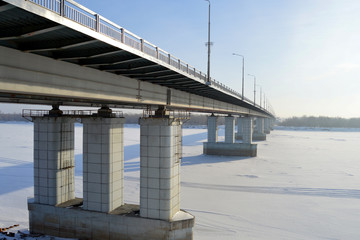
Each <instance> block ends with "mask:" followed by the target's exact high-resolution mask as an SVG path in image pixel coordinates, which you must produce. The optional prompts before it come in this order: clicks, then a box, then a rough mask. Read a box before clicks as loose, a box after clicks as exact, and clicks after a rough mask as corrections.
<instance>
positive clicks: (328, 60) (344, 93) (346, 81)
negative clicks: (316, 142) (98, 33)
mask: <svg viewBox="0 0 360 240" xmlns="http://www.w3.org/2000/svg"><path fill="white" fill-rule="evenodd" d="M77 2H79V3H80V4H82V5H84V6H86V7H88V8H89V9H91V10H93V11H95V12H97V13H99V14H100V15H102V16H104V17H106V18H108V19H110V20H112V21H113V22H115V23H117V24H118V25H120V26H122V27H124V28H126V29H128V30H129V31H131V32H133V33H135V34H137V35H139V36H141V37H142V38H144V39H146V40H148V41H150V42H151V43H153V44H155V45H157V46H159V47H160V48H162V49H164V50H166V51H168V52H170V53H171V54H173V55H175V56H176V57H178V58H181V59H182V60H184V61H185V62H188V63H189V64H191V65H193V66H194V67H196V68H198V69H200V70H202V71H203V72H206V63H207V48H206V47H205V42H206V41H207V24H208V3H207V2H206V1H205V0H182V1H175V0H151V1H149V0H121V1H120V0H107V1H99V0H77ZM211 11H212V13H211V22H212V26H211V31H212V34H211V39H212V40H211V41H212V42H214V45H213V47H212V53H211V76H212V77H214V78H215V79H216V80H219V81H221V82H223V83H224V84H226V85H228V86H230V87H231V88H233V89H236V90H237V91H238V92H241V58H240V57H236V56H233V55H232V53H233V52H235V53H238V54H241V55H244V56H245V76H246V78H245V96H246V97H248V98H251V99H253V90H254V89H253V78H252V77H250V76H247V74H253V75H256V78H257V83H258V84H259V86H258V87H257V92H258V93H259V91H260V86H261V87H262V89H263V91H264V92H265V94H266V96H267V98H268V99H269V101H270V102H271V104H272V106H273V107H274V109H275V111H276V114H277V116H279V117H290V116H302V115H314V116H319V115H321V116H333V117H335V116H339V117H360V94H359V91H360V79H359V78H360V54H359V53H360V30H359V29H360V1H359V0H211ZM257 95H258V96H259V94H257ZM258 101H259V99H257V102H258ZM0 110H2V111H5V112H8V109H7V106H5V105H0Z"/></svg>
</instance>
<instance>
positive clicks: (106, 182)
mask: <svg viewBox="0 0 360 240" xmlns="http://www.w3.org/2000/svg"><path fill="white" fill-rule="evenodd" d="M82 123H83V151H84V152H83V161H84V162H83V196H84V205H83V209H85V210H92V211H99V212H106V213H108V212H111V211H112V210H114V209H116V208H118V207H120V206H121V205H123V204H124V197H123V191H124V142H123V134H124V130H123V126H124V123H125V119H124V118H103V117H92V118H84V119H82Z"/></svg>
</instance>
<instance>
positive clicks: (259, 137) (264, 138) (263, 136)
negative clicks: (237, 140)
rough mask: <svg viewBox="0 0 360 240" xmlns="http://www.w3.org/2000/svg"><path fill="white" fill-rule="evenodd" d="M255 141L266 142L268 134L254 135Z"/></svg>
mask: <svg viewBox="0 0 360 240" xmlns="http://www.w3.org/2000/svg"><path fill="white" fill-rule="evenodd" d="M252 139H253V141H265V140H266V134H265V133H253V138H252Z"/></svg>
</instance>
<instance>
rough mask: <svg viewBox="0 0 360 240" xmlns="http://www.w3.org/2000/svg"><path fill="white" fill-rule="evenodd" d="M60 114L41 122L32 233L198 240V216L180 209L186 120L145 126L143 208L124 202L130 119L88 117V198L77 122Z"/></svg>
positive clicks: (105, 239) (107, 114)
mask: <svg viewBox="0 0 360 240" xmlns="http://www.w3.org/2000/svg"><path fill="white" fill-rule="evenodd" d="M53 113H54V112H53ZM53 113H52V111H50V114H48V115H47V117H35V118H34V126H35V127H34V129H35V130H34V136H35V137H34V140H35V142H34V149H35V151H34V160H35V171H34V172H35V198H34V199H29V201H28V209H29V218H30V221H29V225H30V232H31V233H42V234H47V235H52V236H56V237H63V238H77V239H89V240H97V239H102V240H111V239H130V240H131V239H134V240H135V239H148V240H158V239H166V240H192V239H193V230H192V229H193V226H194V216H192V215H191V214H189V213H187V212H185V211H182V210H180V159H181V143H182V141H181V133H182V130H181V124H182V123H181V121H180V120H177V119H174V118H170V117H153V118H152V117H150V118H143V119H141V120H140V125H141V144H140V145H141V153H140V159H141V160H140V162H141V167H140V169H141V170H140V172H141V182H140V188H141V190H140V195H141V199H140V206H139V205H133V204H124V202H123V171H124V168H123V124H124V119H123V118H118V117H115V115H113V114H112V113H111V110H110V109H108V108H106V107H104V108H102V109H101V110H99V111H98V113H97V115H90V116H81V118H82V123H83V124H84V147H83V148H84V149H83V150H84V154H83V155H84V166H83V167H84V176H83V181H84V182H83V185H84V199H81V198H75V195H74V121H75V117H70V116H68V115H67V117H64V116H61V115H62V112H61V111H60V110H58V109H57V110H55V114H53ZM52 115H54V117H50V116H52ZM76 117H78V116H76ZM49 176H50V177H49ZM51 176H55V177H54V179H53V178H52V177H51ZM48 183H51V185H50V186H48V185H46V186H44V184H48ZM44 187H45V188H44ZM43 188H44V189H43ZM80 206H82V207H80Z"/></svg>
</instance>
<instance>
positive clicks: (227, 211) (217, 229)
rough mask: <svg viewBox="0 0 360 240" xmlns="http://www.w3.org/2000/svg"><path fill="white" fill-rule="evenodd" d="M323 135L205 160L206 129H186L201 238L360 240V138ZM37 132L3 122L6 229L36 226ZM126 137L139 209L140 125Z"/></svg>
mask: <svg viewBox="0 0 360 240" xmlns="http://www.w3.org/2000/svg"><path fill="white" fill-rule="evenodd" d="M75 129H76V130H75V133H76V143H75V148H76V149H75V155H76V174H75V175H76V195H77V196H79V197H81V195H82V166H81V165H82V155H81V154H82V137H81V136H82V127H81V125H80V124H78V125H76V128H75ZM321 130H322V129H297V128H296V129H294V128H278V129H276V130H275V131H273V132H272V133H271V134H270V135H267V141H263V142H257V144H258V157H255V158H246V157H219V156H204V155H202V142H204V141H205V140H206V137H207V133H206V129H203V128H184V129H183V160H182V169H181V179H182V190H181V196H182V199H181V201H182V202H181V207H182V209H184V210H185V211H187V212H189V213H191V214H192V215H195V217H196V221H195V222H196V223H195V227H194V239H196V240H205V239H206V240H208V239H210V240H211V239H225V240H230V239H360V231H359V230H358V227H359V226H360V217H359V216H360V189H359V187H358V186H359V184H358V183H359V182H360V161H359V160H360V159H359V155H360V154H359V153H360V149H359V141H360V132H359V131H357V130H356V129H355V130H354V131H349V130H347V131H340V130H339V129H336V130H332V129H330V131H328V130H323V131H321ZM32 131H33V126H32V124H31V123H26V124H24V123H22V124H18V123H1V124H0V132H1V135H0V143H1V145H0V228H1V227H8V226H11V225H14V224H20V227H17V228H14V229H12V230H14V232H16V231H17V230H22V231H26V229H27V228H28V212H27V197H31V196H32V195H33V179H32V178H33V164H32V159H33V156H32V154H33V149H32V147H33V142H32V138H33V133H32ZM219 133H220V137H219V139H220V140H221V139H223V134H224V131H223V128H220V131H219ZM124 136H125V202H127V203H133V204H138V203H139V127H138V126H137V125H126V128H125V130H124ZM0 238H1V235H0ZM8 239H12V238H8Z"/></svg>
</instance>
